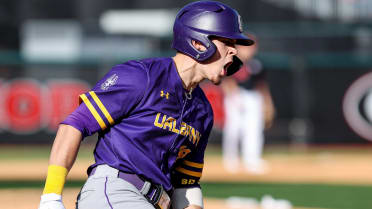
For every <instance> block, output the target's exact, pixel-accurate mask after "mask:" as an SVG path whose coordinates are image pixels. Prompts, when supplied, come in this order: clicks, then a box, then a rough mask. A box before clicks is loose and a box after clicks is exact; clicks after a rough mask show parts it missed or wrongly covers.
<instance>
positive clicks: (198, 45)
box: [191, 40, 207, 52]
mask: <svg viewBox="0 0 372 209" xmlns="http://www.w3.org/2000/svg"><path fill="white" fill-rule="evenodd" d="M191 43H192V45H193V46H194V47H195V49H197V50H198V51H201V52H205V51H206V50H207V48H206V47H205V46H204V45H203V44H202V43H201V42H200V41H196V40H192V41H191Z"/></svg>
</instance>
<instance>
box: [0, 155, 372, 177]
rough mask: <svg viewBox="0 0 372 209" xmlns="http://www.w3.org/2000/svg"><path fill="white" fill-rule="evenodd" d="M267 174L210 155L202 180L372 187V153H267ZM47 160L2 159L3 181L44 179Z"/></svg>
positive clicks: (78, 166)
mask: <svg viewBox="0 0 372 209" xmlns="http://www.w3.org/2000/svg"><path fill="white" fill-rule="evenodd" d="M265 160H266V162H267V164H268V166H269V170H268V172H267V173H265V174H263V175H252V174H249V173H246V172H244V170H240V171H238V172H237V173H233V174H232V173H229V172H228V171H226V170H224V168H223V167H222V164H221V157H220V156H218V155H207V156H206V157H205V165H204V171H203V176H202V181H263V182H315V183H322V182H324V183H338V184H372V175H371V173H372V166H371V162H372V152H366V151H365V150H364V151H363V152H332V151H324V150H323V151H312V152H305V153H294V154H288V153H282V154H281V153H278V154H266V155H265ZM92 162H93V161H92V160H91V159H86V158H82V159H77V161H76V163H75V165H74V167H73V168H72V169H71V171H70V173H69V175H68V179H85V178H86V177H87V176H86V169H87V167H88V166H89V165H90V164H91V163H92ZM47 166H48V160H47V159H35V160H32V161H31V160H23V161H22V160H13V159H0V168H1V172H0V179H3V180H6V179H9V180H39V179H44V178H45V175H46V171H47Z"/></svg>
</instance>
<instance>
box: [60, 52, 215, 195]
mask: <svg viewBox="0 0 372 209" xmlns="http://www.w3.org/2000/svg"><path fill="white" fill-rule="evenodd" d="M186 94H187V91H186V90H185V89H184V88H183V86H182V80H181V78H180V77H179V75H178V72H177V69H176V67H175V64H174V62H173V60H172V59H171V58H153V59H145V60H140V61H129V62H126V63H124V64H120V65H117V66H115V67H113V68H112V69H111V70H110V72H109V73H107V74H106V75H105V76H104V77H103V79H102V80H100V81H99V82H98V83H97V84H96V85H95V86H94V88H93V89H92V90H91V91H89V92H87V93H85V94H82V95H80V101H81V105H80V106H79V107H78V108H77V109H76V110H75V111H74V112H73V113H72V114H71V115H70V116H69V117H68V118H67V119H66V120H65V121H63V122H62V123H63V124H68V125H71V126H74V127H75V128H77V129H78V130H80V131H81V132H82V134H83V136H88V135H92V134H94V133H95V132H98V133H99V134H98V135H99V136H98V138H99V139H98V142H97V145H96V149H95V151H94V157H95V160H96V163H95V164H93V165H92V166H91V167H90V168H92V167H94V166H96V165H99V164H108V165H110V166H112V167H114V168H117V169H119V170H121V171H124V172H128V173H135V174H137V175H139V176H142V177H144V178H146V179H148V180H151V181H152V182H154V183H158V184H162V185H163V186H164V188H165V189H166V190H170V189H172V188H173V187H195V186H199V184H198V180H199V179H200V177H201V174H202V170H203V163H204V151H205V148H206V145H207V142H208V136H209V133H210V131H211V129H212V126H213V112H212V108H211V106H210V104H209V102H208V100H207V98H206V97H205V95H204V93H203V91H202V90H201V88H200V87H199V86H198V87H197V88H195V89H194V90H193V92H192V95H191V98H190V97H187V95H186Z"/></svg>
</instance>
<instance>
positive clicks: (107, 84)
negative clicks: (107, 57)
mask: <svg viewBox="0 0 372 209" xmlns="http://www.w3.org/2000/svg"><path fill="white" fill-rule="evenodd" d="M118 78H119V76H117V75H116V74H114V75H112V76H110V77H109V78H107V80H106V81H105V82H103V83H102V84H101V89H102V90H107V89H108V88H110V86H113V85H115V84H116V82H117V81H118Z"/></svg>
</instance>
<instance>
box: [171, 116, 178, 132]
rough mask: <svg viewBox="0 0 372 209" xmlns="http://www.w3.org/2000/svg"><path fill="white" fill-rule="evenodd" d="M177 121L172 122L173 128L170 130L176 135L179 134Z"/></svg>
mask: <svg viewBox="0 0 372 209" xmlns="http://www.w3.org/2000/svg"><path fill="white" fill-rule="evenodd" d="M176 126H177V120H175V119H174V120H173V128H172V132H174V133H176V134H179V133H180V130H178V129H177V127H176Z"/></svg>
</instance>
